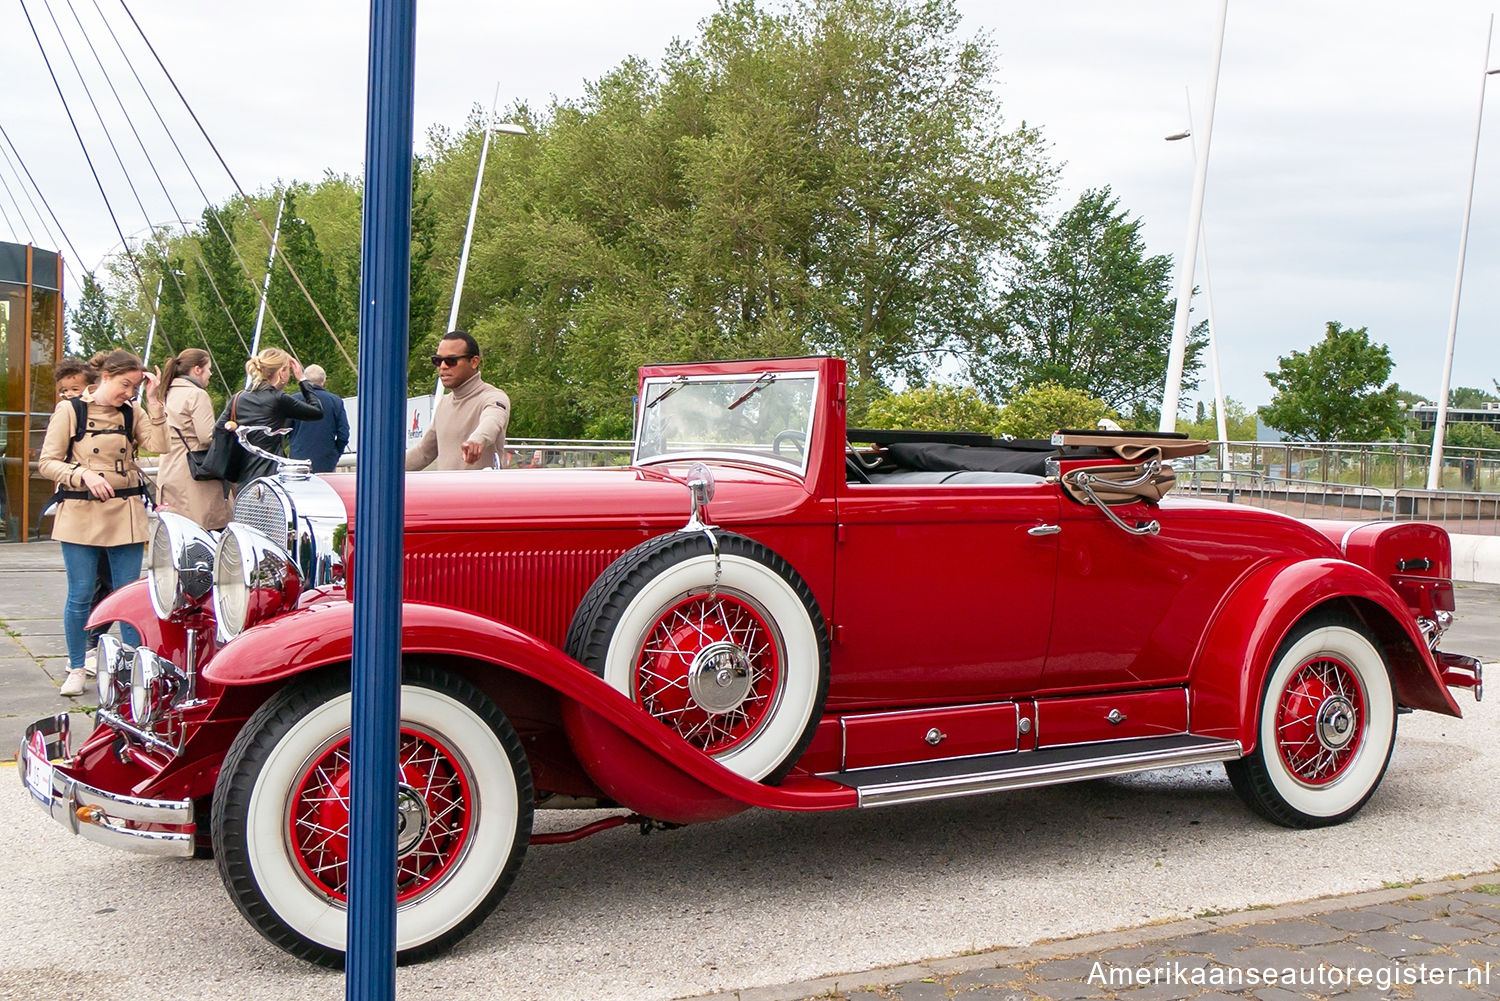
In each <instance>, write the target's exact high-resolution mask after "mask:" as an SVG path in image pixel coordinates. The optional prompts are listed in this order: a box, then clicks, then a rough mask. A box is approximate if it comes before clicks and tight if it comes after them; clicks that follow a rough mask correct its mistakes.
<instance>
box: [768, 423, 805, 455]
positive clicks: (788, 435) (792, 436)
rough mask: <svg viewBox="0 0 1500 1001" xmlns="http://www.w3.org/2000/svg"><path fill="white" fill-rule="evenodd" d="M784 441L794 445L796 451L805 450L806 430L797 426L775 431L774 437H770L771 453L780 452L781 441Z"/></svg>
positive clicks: (776, 453) (777, 453)
mask: <svg viewBox="0 0 1500 1001" xmlns="http://www.w3.org/2000/svg"><path fill="white" fill-rule="evenodd" d="M784 441H786V442H791V443H792V444H793V445H795V446H796V448H797V451H798V452H805V451H807V432H806V431H801V430H798V429H797V428H787V429H785V430H784V431H777V432H776V437H775V438H772V439H771V454H772V455H780V454H781V443H782V442H784Z"/></svg>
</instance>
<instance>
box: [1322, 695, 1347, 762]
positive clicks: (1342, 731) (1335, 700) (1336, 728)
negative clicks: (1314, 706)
mask: <svg viewBox="0 0 1500 1001" xmlns="http://www.w3.org/2000/svg"><path fill="white" fill-rule="evenodd" d="M1353 739H1354V704H1353V703H1352V702H1350V701H1349V700H1348V699H1347V698H1345V697H1344V696H1342V695H1335V696H1333V697H1332V698H1329V699H1327V700H1326V701H1324V703H1323V705H1322V706H1321V707H1319V709H1318V742H1319V743H1321V744H1322V745H1323V746H1324V747H1326V748H1328V749H1330V750H1334V751H1337V750H1339V749H1340V748H1343V747H1344V746H1346V745H1347V744H1348V743H1349V741H1351V740H1353Z"/></svg>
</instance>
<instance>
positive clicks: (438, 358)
mask: <svg viewBox="0 0 1500 1001" xmlns="http://www.w3.org/2000/svg"><path fill="white" fill-rule="evenodd" d="M473 357H474V356H473V355H471V354H463V355H433V356H432V367H433V368H448V367H449V366H452V365H457V364H458V363H459V362H461V361H463V360H464V359H465V358H473Z"/></svg>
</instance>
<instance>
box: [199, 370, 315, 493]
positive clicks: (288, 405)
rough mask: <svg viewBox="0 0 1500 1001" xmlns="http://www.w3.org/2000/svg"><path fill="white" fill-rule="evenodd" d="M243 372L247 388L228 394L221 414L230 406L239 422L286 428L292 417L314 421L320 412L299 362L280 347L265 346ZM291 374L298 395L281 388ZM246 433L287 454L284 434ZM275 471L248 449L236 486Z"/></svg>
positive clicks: (267, 447) (254, 440) (255, 441)
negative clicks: (227, 401) (240, 391)
mask: <svg viewBox="0 0 1500 1001" xmlns="http://www.w3.org/2000/svg"><path fill="white" fill-rule="evenodd" d="M245 374H246V375H248V376H250V388H249V389H247V390H245V391H244V392H242V393H236V394H235V396H234V397H231V398H230V402H229V404H228V405H227V406H226V407H225V414H222V415H221V418H222V417H224V416H228V414H229V412H230V411H231V410H232V411H233V414H234V419H235V421H237V422H238V423H239V424H241V425H246V426H254V425H260V426H263V427H270V428H287V427H291V426H292V422H293V421H315V420H317V419H318V418H320V417H322V416H323V404H322V403H321V402H320V401H319V400H318V397H317V395H316V394H315V393H314V392H313V387H312V386H310V385H308V384H307V383H305V382H302V363H301V362H299V361H297V359H295V358H293V357H292V356H291V355H289V354H287V353H286V352H285V351H283V350H281V349H280V348H266V349H265V350H264V351H262V352H261V353H260V354H258V355H256V356H255V357H254V358H251V359H250V360H249V361H247V362H245ZM293 378H295V379H296V380H297V381H298V384H299V388H300V389H301V395H300V396H291V395H288V394H287V393H284V392H282V390H283V389H284V388H285V387H286V384H287V381H288V380H290V379H293ZM247 437H248V438H249V440H250V443H251V444H252V445H257V446H259V447H261V448H263V449H265V450H266V451H267V452H274V453H276V454H277V455H286V435H271V434H266V433H264V432H251V433H250V434H249V435H248V436H247ZM274 472H276V464H275V463H274V462H272V461H271V460H270V459H266V458H262V457H261V456H258V455H254V454H251V453H248V452H247V453H246V454H245V458H244V462H243V463H242V464H241V466H240V476H239V480H238V481H237V483H236V488H238V487H241V486H244V485H245V484H246V483H249V482H250V481H251V480H253V479H255V478H256V477H257V476H268V475H270V474H271V473H274Z"/></svg>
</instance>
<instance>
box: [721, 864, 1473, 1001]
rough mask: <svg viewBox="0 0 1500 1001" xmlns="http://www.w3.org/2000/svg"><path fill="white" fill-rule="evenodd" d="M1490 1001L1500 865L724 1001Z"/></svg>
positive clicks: (739, 993) (724, 998)
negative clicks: (1238, 1000)
mask: <svg viewBox="0 0 1500 1001" xmlns="http://www.w3.org/2000/svg"><path fill="white" fill-rule="evenodd" d="M1226 996H1233V997H1253V998H1256V999H1258V1001H1293V999H1295V998H1336V999H1338V1001H1380V999H1390V998H1410V999H1413V1001H1481V999H1484V998H1494V997H1500V881H1497V880H1496V877H1495V875H1494V874H1489V875H1487V876H1478V877H1470V878H1467V879H1459V880H1444V881H1441V882H1439V883H1433V884H1418V885H1414V886H1402V887H1393V888H1391V889H1383V890H1377V891H1373V892H1370V893H1361V894H1351V895H1347V896H1343V897H1336V898H1331V899H1327V900H1318V901H1312V902H1310V903H1304V904H1288V905H1286V906H1284V907H1278V908H1273V909H1271V910H1268V911H1264V912H1251V913H1243V914H1232V915H1222V916H1215V917H1207V918H1194V919H1191V920H1188V921H1179V922H1175V923H1172V924H1169V925H1160V926H1154V927H1146V928H1136V929H1131V930H1129V931H1123V932H1113V933H1109V934H1104V935H1091V936H1087V937H1084V938H1079V939H1075V940H1073V941H1070V942H1059V943H1051V944H1045V945H1037V946H1031V947H1028V948H1024V949H1008V950H1003V951H999V952H988V953H984V954H983V955H978V956H964V957H959V958H956V959H944V960H936V961H933V962H930V963H924V964H921V965H916V966H906V967H899V968H895V969H888V970H876V971H872V972H870V973H863V974H850V975H845V976H842V977H830V978H827V979H825V980H821V981H817V982H805V983H801V984H791V985H787V986H786V987H779V988H767V989H760V990H748V991H736V992H734V993H731V994H720V995H717V996H716V1001H728V999H730V998H735V999H738V1001H791V999H799V1001H800V999H813V998H819V999H839V1001H876V999H882V998H887V999H901V1001H936V999H942V998H955V999H961V1001H983V999H994V1001H1074V999H1083V998H1101V999H1115V1001H1179V999H1189V998H1191V999H1201V1001H1218V999H1221V998H1225V997H1226Z"/></svg>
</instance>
